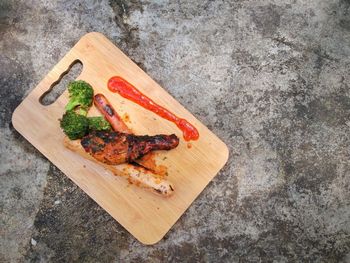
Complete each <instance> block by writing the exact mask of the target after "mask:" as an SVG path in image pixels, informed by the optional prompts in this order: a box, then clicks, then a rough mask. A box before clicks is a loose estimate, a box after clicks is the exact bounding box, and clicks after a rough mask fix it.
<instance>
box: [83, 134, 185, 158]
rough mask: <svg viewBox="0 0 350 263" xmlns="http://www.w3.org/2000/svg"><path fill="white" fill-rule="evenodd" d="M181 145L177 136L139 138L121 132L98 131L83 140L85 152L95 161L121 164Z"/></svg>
mask: <svg viewBox="0 0 350 263" xmlns="http://www.w3.org/2000/svg"><path fill="white" fill-rule="evenodd" d="M178 144H179V138H178V137H177V136H176V135H175V134H172V135H155V136H148V135H143V136H137V135H132V134H126V133H120V132H103V131H96V132H93V133H91V134H89V135H87V136H85V137H84V138H83V139H82V140H81V145H82V146H83V147H84V149H85V151H86V152H88V153H89V154H90V155H92V156H93V157H94V158H95V159H97V160H99V161H101V162H104V163H108V164H120V163H125V162H129V163H131V162H133V161H135V160H136V159H138V158H140V157H142V156H144V155H145V154H147V153H149V152H150V151H154V150H171V149H173V148H175V147H177V145H178Z"/></svg>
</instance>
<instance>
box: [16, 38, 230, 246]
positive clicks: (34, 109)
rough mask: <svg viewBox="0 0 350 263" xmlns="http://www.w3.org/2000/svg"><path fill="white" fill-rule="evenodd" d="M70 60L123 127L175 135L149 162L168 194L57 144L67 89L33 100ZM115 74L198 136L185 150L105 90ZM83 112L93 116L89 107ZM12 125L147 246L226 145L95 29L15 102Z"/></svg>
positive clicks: (210, 174)
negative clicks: (164, 172) (49, 100)
mask: <svg viewBox="0 0 350 263" xmlns="http://www.w3.org/2000/svg"><path fill="white" fill-rule="evenodd" d="M76 60H80V61H81V62H82V64H83V71H82V73H81V74H80V76H79V77H78V79H83V80H85V81H87V82H89V83H90V84H91V85H92V86H93V87H94V90H95V92H96V93H98V92H99V93H103V94H104V95H105V96H106V97H107V98H108V99H109V101H110V102H111V104H112V105H113V106H114V107H115V109H116V110H117V111H118V112H119V114H120V115H123V114H125V113H127V114H128V115H129V117H130V120H131V122H130V123H127V124H128V126H129V127H130V128H131V129H132V130H133V132H134V133H135V134H139V135H141V134H149V135H154V134H159V133H164V134H171V133H175V134H176V135H177V136H179V138H181V140H180V144H179V146H178V147H177V148H176V149H174V150H171V151H169V152H159V153H158V155H157V162H158V163H159V164H162V165H165V166H167V167H168V179H169V181H171V182H172V183H173V184H174V185H175V193H174V194H173V195H172V196H171V197H169V198H164V197H160V196H158V195H155V194H153V193H150V192H147V191H145V190H144V189H142V188H138V187H136V186H134V185H130V184H129V183H128V182H127V180H125V178H123V177H119V176H115V175H113V174H112V173H111V172H110V171H108V170H106V169H105V168H104V167H103V166H102V165H99V164H97V163H95V162H93V161H91V160H88V159H85V158H83V157H81V156H80V155H78V154H76V153H74V152H72V151H70V150H68V149H67V148H65V147H64V144H63V139H64V134H63V132H62V131H61V129H60V127H59V122H58V119H59V118H60V117H61V116H62V114H63V112H64V106H65V104H66V102H67V100H68V93H67V90H66V91H65V92H64V93H63V94H62V95H61V96H60V97H59V98H58V99H57V100H56V101H55V102H54V103H53V104H51V105H49V106H43V105H41V104H40V102H39V99H40V97H41V96H42V94H43V93H45V92H46V91H47V90H48V89H49V88H50V86H51V85H52V84H53V83H54V82H55V81H57V80H58V79H59V78H60V76H61V75H62V74H63V73H64V72H65V71H67V69H68V68H69V67H70V65H71V64H72V63H73V62H74V61H76ZM116 75H119V76H122V77H123V78H124V79H126V80H128V81H129V82H130V83H131V84H133V85H135V86H136V87H137V88H138V89H140V91H141V92H143V93H145V94H146V95H147V96H148V97H150V98H151V99H153V100H154V101H155V102H157V103H158V104H160V105H162V106H164V107H166V108H168V109H170V110H171V111H172V112H174V113H175V114H176V115H178V116H180V117H183V118H185V119H187V120H188V121H190V122H191V123H192V124H193V125H194V126H195V127H196V128H197V129H198V131H199V133H200V138H199V140H197V141H192V142H191V144H192V148H190V149H188V148H187V143H186V142H185V141H184V140H183V138H182V133H181V131H180V130H178V128H177V127H176V126H175V125H174V124H173V123H171V122H168V121H166V120H164V119H162V118H160V117H158V116H157V115H155V114H154V113H152V112H149V111H147V110H145V109H143V108H142V107H140V106H139V105H137V104H135V103H132V102H130V101H128V100H125V99H123V98H122V97H120V96H119V95H117V94H113V93H111V92H110V91H109V90H108V89H107V81H108V79H109V78H110V77H112V76H116ZM89 115H99V113H98V111H97V110H96V109H95V108H92V109H91V110H90V112H89ZM12 122H13V125H14V127H15V128H16V130H17V131H19V132H20V133H21V134H22V135H23V136H24V137H25V138H26V139H27V140H28V141H29V142H30V143H32V144H33V145H34V146H35V147H36V148H37V149H38V150H39V151H40V152H41V153H43V154H44V155H45V156H46V157H47V158H48V159H49V160H50V161H51V162H52V163H54V164H55V165H56V166H57V167H58V168H59V169H60V170H61V171H62V172H63V173H65V174H66V175H67V176H68V177H69V178H70V179H71V180H73V181H74V183H76V184H77V185H78V186H79V187H80V188H81V189H82V190H83V191H85V192H86V193H87V194H88V195H89V196H90V197H91V198H92V199H94V200H95V201H96V202H97V203H98V204H99V205H100V206H101V207H103V208H104V209H105V210H106V211H107V212H108V213H109V214H110V215H111V216H112V217H113V218H115V219H116V220H117V221H118V222H119V223H120V224H121V225H123V226H124V227H125V228H126V229H127V230H128V231H129V232H130V233H131V234H132V235H133V236H135V237H136V238H137V239H138V240H139V241H140V242H142V243H144V244H154V243H156V242H158V241H159V240H160V239H161V238H162V237H163V236H164V235H165V234H166V233H167V232H168V230H169V229H170V228H171V227H172V226H173V225H174V223H175V222H176V221H177V220H178V219H179V217H180V216H181V215H182V214H183V213H184V212H185V210H186V209H187V208H188V207H189V206H190V205H191V203H192V202H193V201H194V200H195V198H196V197H197V196H198V195H199V194H200V193H201V191H202V190H203V189H204V188H205V186H206V185H207V184H208V183H209V182H210V181H211V180H212V179H213V178H214V177H215V175H216V174H217V173H218V172H219V170H220V169H221V168H222V167H223V165H224V164H225V163H226V161H227V159H228V148H227V146H226V145H225V144H224V143H223V142H222V141H221V140H220V139H219V138H217V137H216V136H215V135H214V134H213V133H212V132H211V131H209V130H208V129H207V128H206V127H205V126H204V125H203V124H202V123H200V122H199V121H198V120H197V119H196V118H195V117H194V116H193V115H192V114H191V113H190V112H188V111H187V110H186V109H185V108H184V107H183V106H182V105H181V104H180V103H178V102H177V101H176V100H175V99H174V98H173V97H171V96H170V95H169V94H168V93H167V92H166V91H165V90H164V89H163V88H161V87H160V86H159V85H158V84H157V83H156V82H155V81H154V80H152V79H151V78H150V77H149V76H148V75H147V74H146V73H145V72H143V71H142V70H141V69H140V68H139V67H138V66H137V65H136V64H135V63H134V62H132V61H131V60H130V59H129V58H128V57H127V56H126V55H125V54H123V53H122V52H121V51H120V50H119V49H118V48H117V47H115V46H114V45H113V44H112V43H111V42H110V41H109V40H108V39H106V38H105V37H104V36H103V35H101V34H100V33H89V34H87V35H85V36H83V37H82V38H81V39H80V41H79V42H78V43H77V44H76V45H75V46H74V47H73V48H72V49H71V50H70V51H69V52H68V53H67V54H66V55H65V56H64V58H63V59H62V60H61V61H60V62H59V63H58V64H57V65H56V66H55V67H54V68H53V69H52V70H51V71H50V72H49V73H48V75H47V76H46V77H45V78H44V79H43V80H42V81H41V82H40V83H39V84H38V86H37V87H36V88H35V89H34V90H33V91H32V92H31V93H30V94H29V95H28V97H27V98H25V99H24V101H23V102H22V103H21V104H20V105H19V106H18V107H17V109H16V110H15V112H14V113H13V116H12ZM165 157H166V158H165ZM77 209H79V207H77Z"/></svg>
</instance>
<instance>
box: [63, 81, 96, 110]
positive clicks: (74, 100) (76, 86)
mask: <svg viewBox="0 0 350 263" xmlns="http://www.w3.org/2000/svg"><path fill="white" fill-rule="evenodd" d="M68 92H69V102H68V104H67V105H66V111H71V110H74V109H75V108H76V107H78V106H79V114H80V115H84V116H86V114H87V112H88V110H89V108H90V106H91V105H92V101H93V96H94V90H93V88H92V87H91V85H90V84H89V83H87V82H85V81H83V80H77V81H72V82H70V83H69V84H68Z"/></svg>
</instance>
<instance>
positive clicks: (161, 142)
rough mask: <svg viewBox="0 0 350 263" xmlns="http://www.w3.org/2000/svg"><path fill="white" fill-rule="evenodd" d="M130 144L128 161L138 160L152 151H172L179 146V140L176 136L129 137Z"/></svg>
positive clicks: (130, 135)
mask: <svg viewBox="0 0 350 263" xmlns="http://www.w3.org/2000/svg"><path fill="white" fill-rule="evenodd" d="M127 140H128V143H129V148H128V161H129V162H130V161H133V160H136V159H138V158H140V157H142V156H144V155H145V154H147V153H149V152H150V151H154V150H171V149H174V148H175V147H177V146H178V144H179V138H178V137H177V136H176V135H175V134H171V135H155V136H148V135H144V136H136V135H132V134H129V135H127Z"/></svg>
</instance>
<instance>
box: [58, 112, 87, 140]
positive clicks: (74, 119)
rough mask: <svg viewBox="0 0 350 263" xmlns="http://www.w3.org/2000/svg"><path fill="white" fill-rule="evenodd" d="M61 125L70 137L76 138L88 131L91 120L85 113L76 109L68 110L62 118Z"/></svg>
mask: <svg viewBox="0 0 350 263" xmlns="http://www.w3.org/2000/svg"><path fill="white" fill-rule="evenodd" d="M60 126H61V128H62V129H63V131H64V133H65V134H66V135H67V136H68V137H69V139H71V140H76V139H80V138H82V137H83V136H84V135H85V134H86V133H87V132H88V130H89V121H88V118H87V117H85V116H83V115H80V114H77V113H75V112H74V111H67V112H66V113H65V114H64V115H63V117H62V119H61V120H60Z"/></svg>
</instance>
